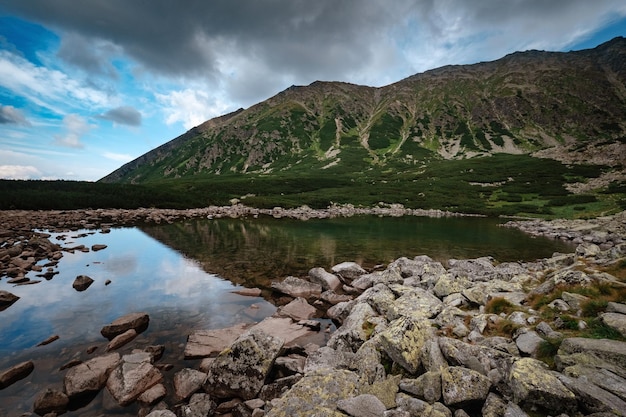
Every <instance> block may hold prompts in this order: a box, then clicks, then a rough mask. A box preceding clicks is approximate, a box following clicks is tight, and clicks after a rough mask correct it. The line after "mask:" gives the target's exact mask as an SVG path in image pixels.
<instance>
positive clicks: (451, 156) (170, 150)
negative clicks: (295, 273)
mask: <svg viewBox="0 0 626 417" xmlns="http://www.w3.org/2000/svg"><path fill="white" fill-rule="evenodd" d="M625 132H626V39H624V38H622V37H619V38H615V39H613V40H611V41H609V42H607V43H605V44H602V45H600V46H598V47H596V48H594V49H588V50H583V51H574V52H565V53H563V52H544V51H534V50H533V51H527V52H516V53H513V54H510V55H507V56H505V57H503V58H501V59H499V60H496V61H492V62H483V63H478V64H474V65H455V66H446V67H442V68H438V69H435V70H431V71H427V72H424V73H420V74H416V75H413V76H411V77H408V78H406V79H404V80H401V81H399V82H396V83H394V84H391V85H388V86H385V87H380V88H374V87H367V86H360V85H353V84H348V83H342V82H320V81H316V82H314V83H312V84H310V85H308V86H292V87H289V88H288V89H286V90H285V91H282V92H280V93H279V94H277V95H276V96H274V97H271V98H270V99H268V100H266V101H263V102H261V103H258V104H256V105H254V106H252V107H250V108H248V109H245V110H244V109H240V110H238V111H236V112H233V113H230V114H227V115H225V116H222V117H218V118H215V119H212V120H209V121H207V122H205V123H203V124H201V125H199V126H197V127H195V128H193V129H191V130H189V131H188V132H186V133H185V134H183V135H181V136H179V137H177V138H175V139H173V140H172V141H170V142H168V143H166V144H164V145H162V146H159V147H158V148H156V149H154V150H152V151H150V152H148V153H146V154H144V155H142V156H140V157H139V158H137V159H135V160H134V161H131V162H129V163H127V164H125V165H124V166H122V167H121V168H119V169H117V170H116V171H114V172H112V173H111V174H109V175H107V176H106V177H104V178H103V179H102V180H101V181H102V182H130V183H145V182H152V181H158V180H162V179H164V178H165V179H167V178H191V177H203V178H206V177H215V176H225V175H230V174H237V175H241V174H248V175H268V174H276V173H286V174H288V173H293V174H294V175H295V174H297V173H300V172H307V173H311V172H318V173H320V174H324V175H326V174H328V175H332V174H333V172H341V173H344V174H345V173H349V172H354V173H361V172H364V171H368V170H376V171H380V172H384V171H385V170H388V171H389V170H390V171H394V172H396V171H397V172H405V171H410V170H413V171H418V170H420V169H422V168H423V167H425V166H428V165H429V164H430V163H432V162H433V161H442V160H461V159H468V158H476V157H480V156H490V155H495V154H515V155H521V154H524V155H532V156H541V157H548V158H553V159H557V160H561V161H565V162H568V163H580V162H585V163H592V164H598V165H605V166H606V165H608V166H612V167H613V170H612V172H613V173H615V172H618V173H620V174H619V175H622V174H623V173H624V159H625V157H624V155H626V139H625V138H626V133H625Z"/></svg>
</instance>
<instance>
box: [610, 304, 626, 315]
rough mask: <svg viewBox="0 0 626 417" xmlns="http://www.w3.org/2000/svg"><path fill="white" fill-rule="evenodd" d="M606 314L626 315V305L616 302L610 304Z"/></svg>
mask: <svg viewBox="0 0 626 417" xmlns="http://www.w3.org/2000/svg"><path fill="white" fill-rule="evenodd" d="M606 312H607V313H619V314H626V304H623V303H614V302H612V301H611V302H609V303H608V304H607V305H606Z"/></svg>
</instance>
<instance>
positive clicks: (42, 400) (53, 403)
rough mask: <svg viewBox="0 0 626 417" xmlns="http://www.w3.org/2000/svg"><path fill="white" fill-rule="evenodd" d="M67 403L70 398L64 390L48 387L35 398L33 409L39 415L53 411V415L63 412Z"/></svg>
mask: <svg viewBox="0 0 626 417" xmlns="http://www.w3.org/2000/svg"><path fill="white" fill-rule="evenodd" d="M69 403H70V399H69V398H68V397H67V395H66V394H65V393H64V392H61V391H59V390H55V389H50V388H48V389H47V390H45V391H44V392H42V393H41V394H40V395H39V396H38V397H37V399H36V400H35V403H34V404H33V411H34V412H35V413H37V414H39V415H40V416H44V415H46V414H49V413H54V414H55V415H58V414H63V413H65V412H66V411H67V407H68V405H69Z"/></svg>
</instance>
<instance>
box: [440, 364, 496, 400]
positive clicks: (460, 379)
mask: <svg viewBox="0 0 626 417" xmlns="http://www.w3.org/2000/svg"><path fill="white" fill-rule="evenodd" d="M490 388H491V381H490V380H489V378H487V377H486V376H484V375H482V374H480V373H479V372H476V371H473V370H471V369H467V368H463V367H459V366H450V367H448V368H443V369H442V370H441V391H442V396H443V402H444V404H445V405H447V406H452V407H462V406H465V405H471V404H476V403H481V402H484V401H485V399H486V398H487V394H489V389H490Z"/></svg>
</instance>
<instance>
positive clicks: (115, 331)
mask: <svg viewBox="0 0 626 417" xmlns="http://www.w3.org/2000/svg"><path fill="white" fill-rule="evenodd" d="M149 323H150V317H149V316H148V314H147V313H130V314H127V315H125V316H122V317H120V318H118V319H115V320H114V321H113V322H112V323H111V324H108V325H106V326H104V327H103V328H102V330H100V334H102V336H104V337H106V338H107V339H109V340H111V339H113V338H114V337H115V336H117V335H119V334H122V333H124V332H125V331H127V330H130V329H135V330H136V331H137V333H141V332H142V331H144V330H145V329H147V328H148V324H149Z"/></svg>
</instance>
